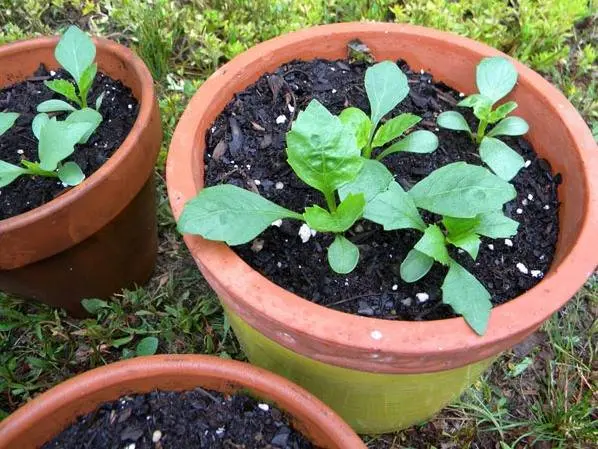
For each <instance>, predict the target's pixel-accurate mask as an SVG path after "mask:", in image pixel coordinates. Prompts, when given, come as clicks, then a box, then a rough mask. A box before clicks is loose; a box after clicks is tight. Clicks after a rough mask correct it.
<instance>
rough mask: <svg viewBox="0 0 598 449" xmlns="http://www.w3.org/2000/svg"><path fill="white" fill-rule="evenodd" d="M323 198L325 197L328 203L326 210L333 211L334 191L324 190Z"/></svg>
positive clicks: (334, 203)
mask: <svg viewBox="0 0 598 449" xmlns="http://www.w3.org/2000/svg"><path fill="white" fill-rule="evenodd" d="M324 198H326V204H327V205H328V210H330V212H335V211H336V199H335V198H334V191H332V192H325V193H324Z"/></svg>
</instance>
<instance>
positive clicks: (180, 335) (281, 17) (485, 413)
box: [0, 0, 598, 449]
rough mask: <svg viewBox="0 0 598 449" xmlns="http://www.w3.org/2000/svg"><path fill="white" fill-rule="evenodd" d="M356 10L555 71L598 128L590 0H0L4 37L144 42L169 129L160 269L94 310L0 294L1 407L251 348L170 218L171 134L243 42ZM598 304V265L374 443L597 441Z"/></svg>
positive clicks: (597, 27) (503, 448)
mask: <svg viewBox="0 0 598 449" xmlns="http://www.w3.org/2000/svg"><path fill="white" fill-rule="evenodd" d="M148 4H151V5H149V7H148ZM350 20H383V21H397V22H409V23H416V24H421V25H426V26H431V27H435V28H439V29H444V30H450V31H453V32H455V33H458V34H461V35H464V36H468V37H472V38H474V39H478V40H481V41H484V42H486V43H488V44H490V45H492V46H494V47H497V48H499V49H501V50H503V51H505V52H507V53H509V54H511V55H513V56H515V57H516V58H518V59H520V60H521V61H523V62H524V63H526V64H528V65H530V66H531V67H532V68H534V69H536V70H537V71H539V72H540V73H542V74H543V75H544V76H545V77H546V78H547V79H549V80H550V81H552V82H553V83H554V84H556V85H557V86H558V87H559V88H560V89H561V90H562V91H563V92H564V93H565V94H566V95H567V97H568V98H569V99H570V100H571V102H572V103H573V104H574V105H575V106H576V107H577V109H578V110H579V112H580V113H581V114H582V116H583V117H584V118H585V120H586V121H587V122H588V125H589V126H590V127H591V128H592V129H593V130H594V132H595V134H598V95H597V89H598V85H597V71H596V59H597V56H598V40H597V37H598V13H597V8H596V5H595V2H593V1H592V0H589V1H588V0H518V1H516V0H461V1H455V0H403V1H398V2H396V1H390V0H377V1H376V0H373V1H364V0H327V1H326V0H306V1H302V2H293V1H292V0H272V1H268V0H253V1H251V0H153V1H147V2H139V1H137V0H85V1H70V0H51V1H48V2H38V1H36V0H0V44H2V43H5V42H11V41H14V40H17V39H22V38H26V37H29V36H34V35H42V34H52V33H56V32H58V31H59V30H61V29H63V28H64V27H65V26H66V25H67V24H70V23H75V24H78V25H79V26H81V27H83V28H85V29H86V30H89V31H90V32H92V33H93V34H99V35H103V36H106V37H109V38H111V39H115V40H118V41H120V42H122V43H125V44H127V45H129V46H131V47H133V48H134V49H135V50H136V51H137V53H138V54H139V55H140V56H141V57H142V58H143V59H144V60H145V61H146V63H147V64H148V66H149V67H150V69H151V71H152V73H153V75H154V77H155V79H156V82H157V85H158V92H159V101H160V108H161V112H162V120H163V125H164V129H165V138H164V143H163V146H162V151H161V154H160V158H159V161H158V164H157V166H156V177H157V179H158V180H159V182H158V188H157V197H158V201H159V224H160V247H159V263H158V266H157V268H156V271H155V274H154V276H153V278H152V280H151V282H150V283H149V284H148V285H146V286H144V287H142V288H139V289H137V290H135V291H125V292H122V293H121V294H117V295H115V296H114V297H113V298H112V299H111V300H110V301H106V302H102V301H94V302H91V303H90V304H89V306H91V307H93V308H94V310H95V314H94V316H93V318H88V319H84V320H77V319H72V318H69V317H68V316H66V314H64V313H63V312H62V311H59V310H52V309H50V308H49V307H45V306H40V305H35V304H29V303H26V302H24V301H22V300H19V299H16V298H11V297H8V296H6V295H3V294H2V293H0V419H1V418H2V417H5V416H6V415H8V414H9V413H11V412H12V411H13V410H15V409H16V408H17V407H18V406H19V405H21V404H23V403H24V402H26V401H27V400H29V399H30V398H32V397H35V396H36V395H37V394H39V393H40V392H43V391H45V390H47V389H48V388H50V387H52V386H53V385H55V384H56V383H58V382H60V381H62V380H64V379H66V378H68V377H71V376H73V375H74V374H76V373H80V372H82V371H85V370H88V369H91V368H93V367H96V366H99V365H102V364H105V363H109V362H112V361H115V360H118V359H122V358H128V357H133V356H135V355H136V354H140V353H151V352H153V351H155V350H157V352H158V353H209V354H219V355H220V356H221V357H232V358H240V359H242V358H243V355H242V354H241V352H240V350H239V347H238V344H237V342H236V340H235V338H234V336H233V335H232V334H231V332H230V331H229V328H228V325H227V323H226V321H225V320H224V318H223V315H222V310H221V308H220V306H219V304H218V301H217V299H216V297H215V295H214V293H213V292H212V291H211V290H210V288H209V286H208V285H207V284H206V282H205V281H204V280H203V278H202V277H201V275H200V274H199V272H198V270H197V269H196V268H195V265H194V263H193V260H192V259H191V257H190V256H189V254H188V252H187V250H186V248H185V246H184V244H183V242H182V240H181V238H180V236H179V235H178V234H177V232H176V230H175V227H174V221H173V218H172V215H171V213H170V210H169V207H168V202H167V199H166V190H165V185H164V162H165V158H166V155H167V149H168V144H169V141H170V137H171V135H172V132H173V129H174V125H175V123H176V121H177V119H178V117H179V116H180V114H181V112H182V110H183V109H184V107H185V104H186V102H187V101H188V99H189V97H190V96H191V95H192V94H193V92H194V91H195V89H196V88H197V87H198V86H200V85H201V83H202V81H203V80H205V79H206V77H208V76H209V75H210V74H211V73H212V72H213V71H214V70H215V69H216V68H217V67H219V66H220V65H221V64H223V63H224V62H226V61H227V60H229V59H230V58H232V57H233V56H235V55H236V54H238V53H239V52H242V51H243V50H245V49H247V48H249V47H251V46H252V45H254V44H255V43H257V42H260V41H263V40H265V39H268V38H271V37H274V36H277V35H279V34H281V33H284V32H287V31H291V30H296V29H299V28H303V27H306V26H310V25H315V24H320V23H330V22H339V21H350ZM597 315H598V276H596V275H595V276H594V277H592V278H591V279H590V280H589V281H588V283H587V284H586V285H585V286H584V287H583V288H582V289H581V290H580V291H579V292H578V293H577V294H576V295H575V297H574V298H572V300H571V301H570V302H569V305H568V306H566V307H565V308H564V309H563V310H561V311H559V312H558V313H556V314H555V315H554V316H553V317H552V318H551V319H550V320H549V321H548V322H547V323H546V324H545V325H544V326H543V328H542V330H541V331H539V332H537V333H535V334H534V335H532V337H531V338H530V339H528V340H527V341H525V342H524V343H522V344H521V345H519V346H517V347H516V348H514V349H513V350H512V351H509V352H507V353H505V354H503V355H502V356H501V357H500V358H499V360H498V361H497V362H496V363H495V364H494V366H493V367H492V369H491V370H490V371H489V372H488V373H486V374H485V375H484V376H483V378H482V379H481V380H479V381H478V382H477V383H476V384H475V385H474V386H473V387H471V388H470V389H469V390H468V391H467V392H466V393H465V394H464V395H463V397H462V398H461V399H460V400H459V401H457V402H455V403H454V404H452V405H451V406H449V407H447V408H446V409H445V410H443V411H442V412H441V413H440V414H439V415H438V416H437V417H435V418H434V419H432V420H430V421H428V422H426V423H422V424H421V425H419V426H416V427H413V428H411V429H408V430H406V431H403V432H399V433H396V434H392V435H384V436H380V437H376V438H367V437H366V438H365V441H366V442H367V443H368V446H369V447H371V448H380V449H382V448H384V449H391V448H393V449H398V448H408V447H411V448H431V447H436V448H443V449H449V448H499V449H508V448H523V447H538V448H558V447H563V448H576V447H579V448H590V447H595V446H592V445H593V444H595V442H596V441H598V413H597V412H596V409H597V408H596V404H597V402H598V391H597V388H596V381H597V378H596V360H595V359H594V355H595V345H596V336H597V333H598V321H597V320H596V316H597ZM147 337H153V338H149V339H148V338H147ZM156 339H157V340H156ZM140 341H143V343H142V344H139V342H140ZM156 342H157V343H158V345H157V349H156V347H155V345H154V344H153V343H156Z"/></svg>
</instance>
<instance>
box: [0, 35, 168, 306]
mask: <svg viewBox="0 0 598 449" xmlns="http://www.w3.org/2000/svg"><path fill="white" fill-rule="evenodd" d="M94 41H95V44H96V47H97V63H98V66H99V70H101V71H103V72H105V73H107V74H108V75H110V76H111V77H112V78H115V79H118V80H121V81H122V82H123V83H124V84H125V85H126V86H128V87H130V88H131V90H132V91H133V95H134V96H135V97H136V98H137V100H138V101H139V106H140V107H139V116H138V117H137V120H136V122H135V124H134V126H133V129H132V130H131V132H130V134H129V135H128V136H127V138H126V139H125V141H124V142H123V144H122V145H121V146H120V148H119V149H118V150H117V151H116V152H115V153H114V155H113V156H112V157H111V158H110V159H109V160H108V161H107V162H106V163H105V164H104V165H103V166H102V167H101V168H100V169H99V170H98V171H96V172H95V173H94V174H93V175H92V176H90V177H89V178H88V179H86V180H85V181H84V182H83V183H82V184H80V185H79V186H77V187H75V188H73V189H71V190H69V191H68V192H66V193H64V194H63V195H61V196H59V197H58V198H56V199H54V200H52V201H50V202H49V203H47V204H44V205H43V206H41V207H38V208H36V209H34V210H31V211H29V212H27V213H24V214H21V215H19V216H16V217H12V218H8V219H6V220H0V249H1V250H0V291H4V292H7V293H13V294H17V295H21V296H24V297H27V298H33V299H37V300H40V301H43V302H46V303H48V304H51V305H55V306H59V307H64V308H65V309H67V310H68V311H69V312H70V313H72V314H74V315H81V314H82V313H83V309H82V308H81V305H80V301H81V299H83V298H88V297H108V296H110V295H111V294H112V293H114V292H116V291H118V290H120V289H122V288H124V287H132V286H134V285H135V284H141V283H143V282H145V281H146V280H147V279H148V278H149V276H150V275H151V272H152V270H153V267H154V264H155V259H156V254H157V230H156V206H155V192H154V188H153V186H154V182H153V169H154V164H155V162H156V158H157V155H158V151H159V149H160V143H161V140H162V128H161V124H160V115H159V109H158V105H157V102H156V99H155V93H154V84H153V80H152V77H151V75H150V73H149V70H148V69H147V67H146V66H145V64H144V63H143V61H142V60H141V59H139V58H138V57H137V56H136V55H135V54H133V53H132V52H131V51H130V50H128V49H127V48H126V47H123V46H122V45H119V44H117V43H115V42H111V41H108V40H105V39H95V40H94ZM57 43H58V37H53V38H41V39H33V40H28V41H23V42H16V43H13V44H8V45H3V46H1V47H0V67H1V68H2V69H0V87H5V86H7V85H10V84H14V83H16V82H19V81H22V80H24V79H26V78H28V77H30V76H31V74H32V73H33V72H34V71H35V70H36V69H37V68H38V66H39V64H40V63H44V64H45V65H46V66H47V67H48V68H50V69H56V68H57V67H58V63H57V62H56V60H55V58H54V48H55V47H56V44H57Z"/></svg>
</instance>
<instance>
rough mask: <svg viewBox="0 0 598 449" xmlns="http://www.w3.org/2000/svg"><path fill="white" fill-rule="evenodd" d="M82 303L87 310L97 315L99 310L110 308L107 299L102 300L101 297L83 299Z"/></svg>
mask: <svg viewBox="0 0 598 449" xmlns="http://www.w3.org/2000/svg"><path fill="white" fill-rule="evenodd" d="M81 305H82V306H83V308H84V309H85V310H87V311H88V312H89V313H91V314H92V315H97V314H98V312H99V311H100V310H102V309H106V308H108V307H109V306H108V303H107V302H106V301H102V300H101V299H96V298H92V299H83V300H82V301H81Z"/></svg>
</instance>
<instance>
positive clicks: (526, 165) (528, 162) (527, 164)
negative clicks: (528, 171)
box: [523, 161, 532, 168]
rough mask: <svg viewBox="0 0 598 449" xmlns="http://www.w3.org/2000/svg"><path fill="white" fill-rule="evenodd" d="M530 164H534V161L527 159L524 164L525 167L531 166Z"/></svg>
mask: <svg viewBox="0 0 598 449" xmlns="http://www.w3.org/2000/svg"><path fill="white" fill-rule="evenodd" d="M530 165H532V161H525V164H523V166H524V167H525V168H527V167H529V166H530Z"/></svg>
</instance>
